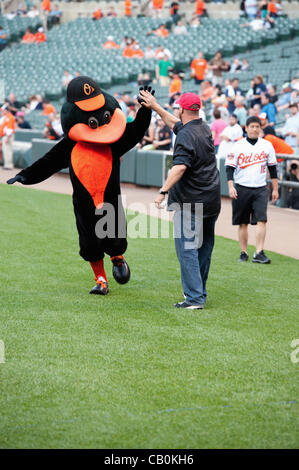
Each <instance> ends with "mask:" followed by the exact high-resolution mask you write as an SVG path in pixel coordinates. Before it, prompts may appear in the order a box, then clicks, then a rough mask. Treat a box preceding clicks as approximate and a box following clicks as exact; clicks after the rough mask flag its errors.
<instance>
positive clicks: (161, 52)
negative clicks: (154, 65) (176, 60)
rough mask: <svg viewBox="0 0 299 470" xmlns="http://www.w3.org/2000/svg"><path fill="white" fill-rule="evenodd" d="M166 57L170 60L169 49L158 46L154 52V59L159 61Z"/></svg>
mask: <svg viewBox="0 0 299 470" xmlns="http://www.w3.org/2000/svg"><path fill="white" fill-rule="evenodd" d="M165 55H167V56H168V58H169V59H171V52H170V50H169V49H167V48H166V47H164V46H161V45H160V46H158V47H157V49H156V51H155V58H156V59H158V60H161V59H163V58H164V56H165Z"/></svg>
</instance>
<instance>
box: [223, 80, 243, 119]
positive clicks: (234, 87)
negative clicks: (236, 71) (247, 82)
mask: <svg viewBox="0 0 299 470" xmlns="http://www.w3.org/2000/svg"><path fill="white" fill-rule="evenodd" d="M225 96H226V99H227V101H228V112H229V114H233V112H234V110H235V99H236V97H237V96H242V90H241V88H240V87H239V79H238V78H233V79H232V81H231V83H230V84H229V85H228V86H227V87H226V90H225Z"/></svg>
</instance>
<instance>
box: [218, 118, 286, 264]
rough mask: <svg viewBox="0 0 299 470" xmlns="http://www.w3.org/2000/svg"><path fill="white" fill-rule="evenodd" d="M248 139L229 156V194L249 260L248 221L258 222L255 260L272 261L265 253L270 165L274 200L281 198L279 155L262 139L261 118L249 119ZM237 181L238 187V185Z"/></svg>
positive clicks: (243, 257)
mask: <svg viewBox="0 0 299 470" xmlns="http://www.w3.org/2000/svg"><path fill="white" fill-rule="evenodd" d="M246 132H247V137H246V139H245V138H244V139H242V140H240V141H239V142H237V143H236V144H235V145H234V147H233V148H232V150H231V152H230V153H229V154H228V155H227V158H226V162H225V165H226V171H227V180H228V190H229V196H230V198H231V199H232V209H233V225H239V242H240V248H241V254H240V258H239V261H242V262H244V261H245V262H246V261H248V251H247V244H248V224H249V223H251V225H257V229H256V252H255V254H254V255H253V258H252V262H254V263H261V264H268V263H270V262H271V260H270V259H269V258H268V257H267V256H266V255H265V253H264V243H265V237H266V224H267V203H268V189H267V167H268V169H269V172H270V177H271V179H272V185H273V191H272V202H273V203H276V201H277V200H278V179H277V170H276V164H277V162H276V156H275V151H274V148H273V146H272V144H271V143H270V142H268V141H266V140H265V139H261V138H259V135H260V132H261V121H260V120H259V118H256V117H250V118H248V119H247V122H246ZM234 183H235V186H234Z"/></svg>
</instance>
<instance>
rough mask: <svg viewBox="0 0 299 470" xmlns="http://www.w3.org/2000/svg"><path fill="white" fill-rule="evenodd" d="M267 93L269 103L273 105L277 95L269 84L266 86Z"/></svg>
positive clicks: (274, 87)
mask: <svg viewBox="0 0 299 470" xmlns="http://www.w3.org/2000/svg"><path fill="white" fill-rule="evenodd" d="M267 93H268V94H269V96H270V103H273V104H275V103H276V102H277V100H278V96H277V93H276V86H275V85H271V84H269V85H267Z"/></svg>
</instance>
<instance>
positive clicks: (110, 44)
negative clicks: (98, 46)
mask: <svg viewBox="0 0 299 470" xmlns="http://www.w3.org/2000/svg"><path fill="white" fill-rule="evenodd" d="M102 47H103V48H104V49H119V48H120V45H119V44H117V43H116V42H115V41H114V39H113V36H108V37H107V41H105V42H104V44H103V45H102Z"/></svg>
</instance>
